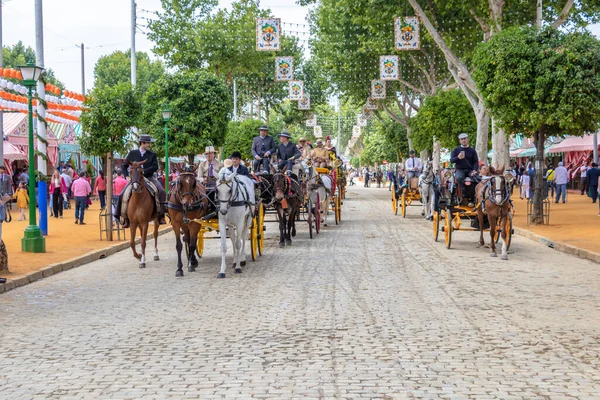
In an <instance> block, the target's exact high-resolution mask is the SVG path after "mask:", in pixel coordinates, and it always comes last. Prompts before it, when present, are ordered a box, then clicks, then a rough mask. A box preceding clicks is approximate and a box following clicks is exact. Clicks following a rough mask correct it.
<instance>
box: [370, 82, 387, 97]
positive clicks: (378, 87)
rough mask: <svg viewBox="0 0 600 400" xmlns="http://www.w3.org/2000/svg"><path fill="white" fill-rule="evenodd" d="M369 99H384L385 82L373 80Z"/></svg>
mask: <svg viewBox="0 0 600 400" xmlns="http://www.w3.org/2000/svg"><path fill="white" fill-rule="evenodd" d="M371 98H372V99H385V81H382V80H380V79H374V80H372V81H371Z"/></svg>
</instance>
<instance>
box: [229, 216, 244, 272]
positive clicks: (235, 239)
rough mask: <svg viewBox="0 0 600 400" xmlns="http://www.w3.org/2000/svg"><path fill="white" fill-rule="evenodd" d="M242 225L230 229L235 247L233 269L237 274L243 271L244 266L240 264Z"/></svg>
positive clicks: (232, 243) (232, 244) (232, 245)
mask: <svg viewBox="0 0 600 400" xmlns="http://www.w3.org/2000/svg"><path fill="white" fill-rule="evenodd" d="M239 230H240V226H239V225H238V224H236V225H235V227H232V228H231V229H230V235H231V247H233V265H232V267H233V270H234V272H235V273H236V274H239V273H241V272H242V267H241V266H240V248H241V245H240V238H239V236H240V231H239Z"/></svg>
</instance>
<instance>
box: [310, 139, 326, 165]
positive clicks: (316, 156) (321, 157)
mask: <svg viewBox="0 0 600 400" xmlns="http://www.w3.org/2000/svg"><path fill="white" fill-rule="evenodd" d="M316 145H317V147H316V148H315V149H313V151H312V153H311V154H310V157H311V158H312V160H313V163H314V165H315V167H317V168H327V167H328V166H329V165H330V164H331V161H330V159H329V150H327V149H326V148H325V147H323V139H317V142H316Z"/></svg>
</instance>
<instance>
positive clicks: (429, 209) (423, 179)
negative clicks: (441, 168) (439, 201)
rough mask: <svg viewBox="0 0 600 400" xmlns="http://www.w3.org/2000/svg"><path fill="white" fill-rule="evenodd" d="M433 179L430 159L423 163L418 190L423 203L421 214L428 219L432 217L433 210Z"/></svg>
mask: <svg viewBox="0 0 600 400" xmlns="http://www.w3.org/2000/svg"><path fill="white" fill-rule="evenodd" d="M434 180H435V174H434V173H433V162H432V161H431V160H429V161H427V163H425V167H424V168H423V173H422V174H421V175H420V176H419V190H420V191H421V203H422V204H423V210H422V211H421V215H423V216H425V219H427V220H428V221H430V220H432V219H433V211H434V206H435V204H434V196H433V192H434V187H433V184H434Z"/></svg>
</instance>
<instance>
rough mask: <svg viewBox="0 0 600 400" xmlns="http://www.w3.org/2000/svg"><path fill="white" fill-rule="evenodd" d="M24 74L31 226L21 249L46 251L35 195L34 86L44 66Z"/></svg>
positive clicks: (31, 66)
mask: <svg viewBox="0 0 600 400" xmlns="http://www.w3.org/2000/svg"><path fill="white" fill-rule="evenodd" d="M19 69H20V70H21V75H22V76H23V85H25V87H27V90H28V93H29V96H28V106H29V112H28V118H29V149H28V153H29V154H28V156H29V157H28V158H29V226H28V227H27V228H26V229H25V236H24V237H23V239H22V240H21V250H23V251H26V252H28V253H45V252H46V240H45V239H44V237H43V236H42V230H41V229H40V227H39V226H37V221H36V219H37V218H36V207H35V206H36V204H35V203H36V196H35V168H34V163H35V158H34V154H35V152H34V149H33V104H32V103H33V102H32V97H33V88H34V87H35V86H36V85H37V82H38V80H39V79H40V75H42V72H43V71H44V68H42V67H37V66H35V65H34V64H33V63H28V64H27V65H26V66H23V67H19Z"/></svg>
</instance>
